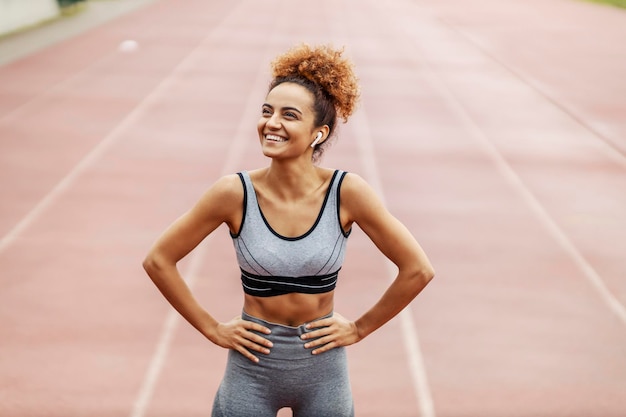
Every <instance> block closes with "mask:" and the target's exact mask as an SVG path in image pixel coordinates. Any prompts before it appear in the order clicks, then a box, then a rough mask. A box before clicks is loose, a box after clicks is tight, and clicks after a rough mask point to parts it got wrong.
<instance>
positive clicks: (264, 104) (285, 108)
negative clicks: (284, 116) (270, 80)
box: [263, 103, 302, 114]
mask: <svg viewBox="0 0 626 417" xmlns="http://www.w3.org/2000/svg"><path fill="white" fill-rule="evenodd" d="M263 107H269V108H272V109H273V108H274V107H273V106H272V105H271V104H268V103H263ZM281 110H283V111H285V110H293V111H297V112H298V113H300V114H302V112H301V111H300V110H298V109H297V108H295V107H289V106H288V107H283V108H282V109H281Z"/></svg>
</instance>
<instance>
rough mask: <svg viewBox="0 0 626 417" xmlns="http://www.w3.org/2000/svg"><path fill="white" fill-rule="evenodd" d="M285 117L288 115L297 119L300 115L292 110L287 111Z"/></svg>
mask: <svg viewBox="0 0 626 417" xmlns="http://www.w3.org/2000/svg"><path fill="white" fill-rule="evenodd" d="M285 117H288V118H290V119H297V118H298V115H297V114H296V113H294V112H292V111H288V112H285Z"/></svg>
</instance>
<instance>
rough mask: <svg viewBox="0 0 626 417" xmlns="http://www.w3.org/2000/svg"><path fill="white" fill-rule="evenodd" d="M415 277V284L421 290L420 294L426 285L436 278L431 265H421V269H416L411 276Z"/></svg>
mask: <svg viewBox="0 0 626 417" xmlns="http://www.w3.org/2000/svg"><path fill="white" fill-rule="evenodd" d="M411 276H412V277H413V281H414V282H415V285H416V287H418V288H419V290H418V292H420V291H422V289H424V287H426V285H428V283H429V282H430V281H432V280H433V278H434V277H435V270H434V268H433V267H432V266H431V265H430V264H427V265H420V267H419V268H416V269H415V270H414V271H413V273H412V274H411Z"/></svg>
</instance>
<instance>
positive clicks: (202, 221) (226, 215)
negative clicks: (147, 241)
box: [143, 175, 271, 360]
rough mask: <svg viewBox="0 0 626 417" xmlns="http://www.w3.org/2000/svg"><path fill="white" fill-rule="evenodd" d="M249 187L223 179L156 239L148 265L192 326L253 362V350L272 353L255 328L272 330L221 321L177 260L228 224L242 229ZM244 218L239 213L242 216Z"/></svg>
mask: <svg viewBox="0 0 626 417" xmlns="http://www.w3.org/2000/svg"><path fill="white" fill-rule="evenodd" d="M242 200H243V189H242V187H241V182H240V181H239V179H238V178H237V176H236V175H231V176H228V177H224V178H222V179H220V180H219V181H218V182H216V184H215V185H214V186H213V187H211V188H210V189H209V190H208V191H207V192H206V193H205V194H204V195H203V196H202V198H201V199H200V200H199V201H198V202H197V203H196V205H195V206H194V207H193V208H192V209H191V210H189V211H188V212H187V213H185V214H184V215H183V216H181V217H180V218H179V219H177V220H176V221H175V222H174V223H173V224H172V225H171V226H170V227H169V228H168V229H167V230H166V231H165V232H164V233H163V234H162V235H161V236H160V237H159V239H158V240H157V241H156V243H155V244H154V245H153V247H152V248H151V249H150V251H149V253H148V255H147V256H146V258H145V260H144V261H143V267H144V269H145V270H146V272H147V273H148V275H149V276H150V278H151V279H152V281H153V282H154V284H155V285H156V286H157V288H158V289H159V291H161V293H162V294H163V296H164V297H165V298H166V299H167V300H168V301H169V303H170V304H171V305H172V307H174V308H175V309H176V310H177V311H178V312H179V313H180V314H181V315H182V316H183V317H184V318H185V319H186V320H187V321H188V322H189V323H190V324H191V325H192V326H194V327H195V328H196V329H197V330H198V331H200V333H202V334H203V335H204V336H205V337H207V338H208V339H209V340H211V341H212V342H213V343H215V344H217V345H219V346H222V347H226V348H231V349H236V350H238V351H240V352H241V353H242V354H244V355H245V356H247V357H248V358H249V359H251V360H256V358H255V357H254V356H253V355H252V354H251V353H250V352H249V351H248V349H251V350H255V351H259V352H263V353H268V350H267V349H266V348H264V347H262V346H261V345H263V346H267V347H269V346H271V344H269V341H267V340H266V339H264V338H262V337H260V336H257V335H256V334H254V333H252V332H249V330H256V331H259V332H263V333H267V332H268V329H266V328H265V327H263V326H260V325H258V324H256V323H251V322H243V321H241V320H237V319H235V320H234V321H232V322H229V323H227V324H221V323H219V322H218V321H217V320H216V319H215V318H213V317H212V316H211V315H210V314H209V313H208V312H207V311H206V310H204V309H203V308H202V306H201V305H200V304H199V303H198V301H197V300H196V299H195V297H194V296H193V294H192V293H191V291H190V289H189V287H188V286H187V284H186V283H185V281H184V280H183V278H182V276H181V275H180V272H179V271H178V268H177V266H176V265H177V263H178V261H180V260H181V259H183V258H184V257H185V256H186V255H187V254H188V253H189V252H191V251H192V250H193V249H194V248H195V247H196V246H198V244H200V242H201V241H202V240H203V239H204V238H206V237H207V236H208V235H209V234H210V233H211V232H213V231H214V230H215V229H216V228H217V227H219V226H220V225H221V224H222V223H226V224H228V225H229V227H230V228H231V230H232V229H233V228H234V227H236V228H238V227H239V222H240V221H241V213H242ZM237 216H239V217H237Z"/></svg>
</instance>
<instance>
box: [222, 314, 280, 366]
mask: <svg viewBox="0 0 626 417" xmlns="http://www.w3.org/2000/svg"><path fill="white" fill-rule="evenodd" d="M255 332H258V333H264V334H270V333H271V331H270V329H268V328H267V327H265V326H262V325H260V324H258V323H254V322H251V321H247V320H242V319H241V317H240V316H237V317H235V318H234V319H232V320H231V321H229V322H227V323H219V324H218V325H217V328H216V329H215V337H214V338H211V341H212V342H213V343H215V344H216V345H218V346H221V347H223V348H226V349H233V350H236V351H237V352H239V353H241V354H242V355H243V356H245V357H246V358H248V359H250V360H251V361H253V362H255V363H256V362H258V361H259V358H257V357H256V356H254V355H253V354H252V351H254V352H260V353H263V354H266V355H267V354H269V353H270V350H269V348H271V347H272V342H270V341H269V340H267V339H265V338H264V337H262V336H260V335H259V334H257V333H255Z"/></svg>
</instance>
